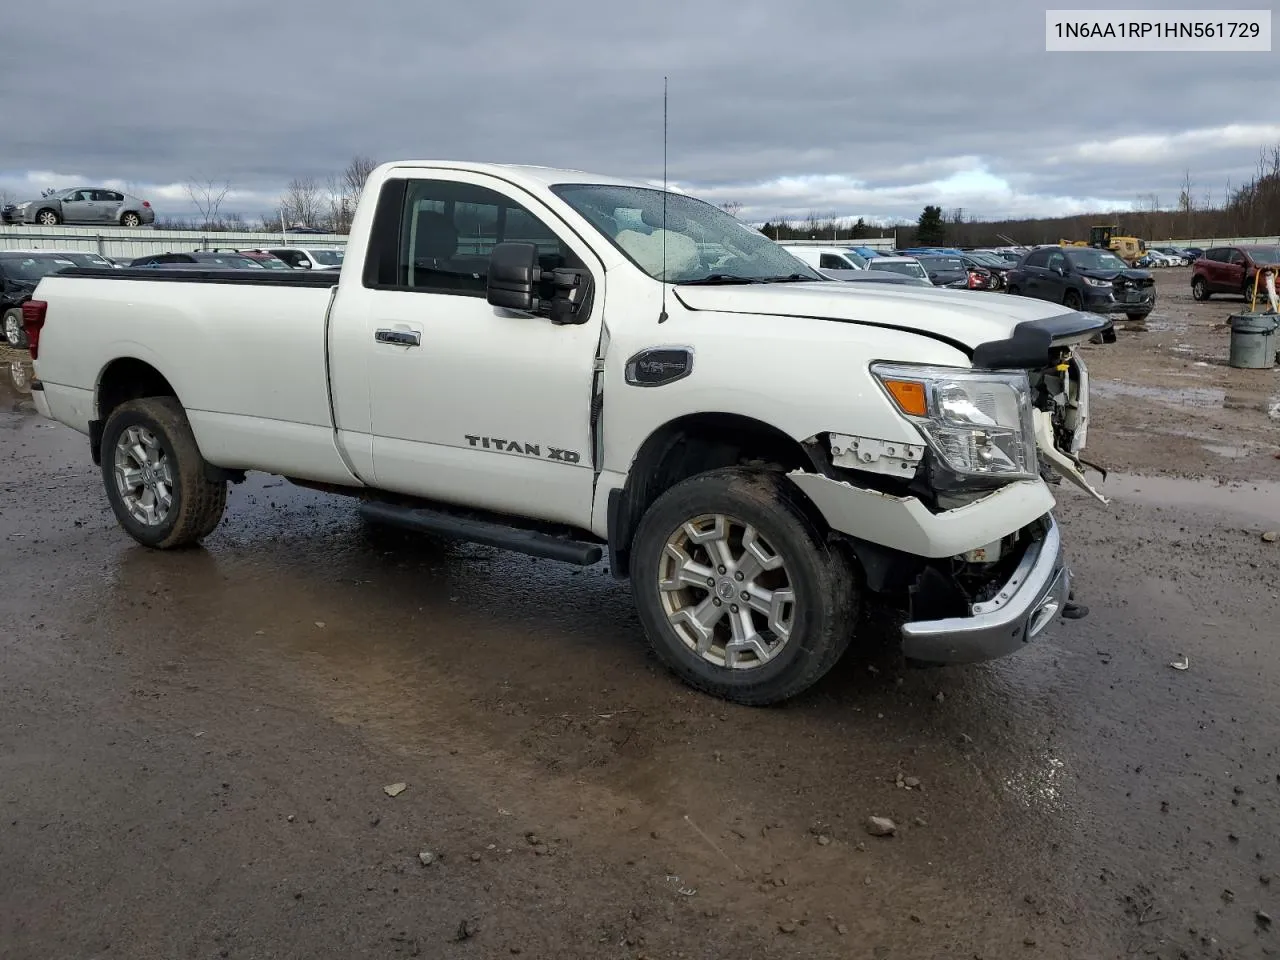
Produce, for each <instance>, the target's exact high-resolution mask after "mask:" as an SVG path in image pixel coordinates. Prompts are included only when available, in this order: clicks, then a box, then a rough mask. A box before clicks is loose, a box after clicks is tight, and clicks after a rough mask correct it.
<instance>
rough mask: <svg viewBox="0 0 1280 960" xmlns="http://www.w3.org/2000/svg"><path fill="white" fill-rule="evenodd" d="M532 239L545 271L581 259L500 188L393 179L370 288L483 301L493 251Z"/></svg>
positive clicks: (385, 196) (381, 213) (384, 200)
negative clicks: (397, 289) (406, 290)
mask: <svg viewBox="0 0 1280 960" xmlns="http://www.w3.org/2000/svg"><path fill="white" fill-rule="evenodd" d="M506 242H527V243H532V244H534V245H535V246H536V247H537V249H538V256H539V260H540V261H541V264H542V268H543V269H544V270H553V269H555V268H557V267H574V268H578V269H581V268H582V267H583V264H582V261H581V260H580V259H579V258H578V257H577V256H576V255H575V254H574V253H573V252H572V251H571V250H570V249H569V247H568V246H566V245H565V244H564V243H563V242H562V241H561V240H560V238H559V237H558V236H556V234H555V233H554V232H552V231H551V229H550V228H549V227H547V225H546V224H545V223H543V222H542V221H541V220H539V219H538V218H537V217H535V216H534V215H533V214H532V213H530V212H529V211H528V210H526V209H525V208H524V207H522V206H520V205H519V204H518V203H516V202H515V201H514V200H512V199H511V198H510V197H507V196H505V195H503V194H501V193H498V192H497V191H495V190H489V189H487V188H485V187H477V186H473V185H471V184H465V183H454V182H451V181H447V180H399V181H396V180H392V181H388V182H387V185H386V186H385V187H384V188H383V192H382V196H381V197H380V198H379V202H378V214H377V217H376V222H375V224H374V236H373V237H372V239H371V243H370V252H369V269H367V270H366V273H365V283H366V285H369V286H377V287H400V288H405V289H409V290H421V291H424V292H431V293H451V294H455V295H458V296H467V297H483V296H484V295H485V287H486V284H487V281H488V276H489V254H490V253H491V252H492V251H493V248H494V247H495V246H496V245H497V244H499V243H506Z"/></svg>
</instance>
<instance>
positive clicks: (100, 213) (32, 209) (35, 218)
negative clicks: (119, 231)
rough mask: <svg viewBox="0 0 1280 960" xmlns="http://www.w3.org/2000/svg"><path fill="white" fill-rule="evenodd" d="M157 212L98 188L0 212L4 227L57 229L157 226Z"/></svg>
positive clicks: (14, 205)
mask: <svg viewBox="0 0 1280 960" xmlns="http://www.w3.org/2000/svg"><path fill="white" fill-rule="evenodd" d="M155 219H156V212H155V209H154V208H153V207H152V206H151V203H150V202H149V201H147V200H142V199H139V198H138V197H133V196H130V195H129V194H127V193H120V192H119V191H118V190H106V189H102V188H99V187H73V188H71V189H70V190H58V191H56V192H55V193H51V194H49V195H48V196H44V197H40V198H39V199H38V200H24V201H23V202H22V203H11V204H9V205H8V206H6V207H5V208H4V209H3V210H0V220H3V221H4V222H5V223H35V224H39V225H40V226H42V227H55V226H57V225H58V224H60V223H91V224H107V223H110V224H119V225H120V226H122V227H141V226H144V225H146V224H149V223H155Z"/></svg>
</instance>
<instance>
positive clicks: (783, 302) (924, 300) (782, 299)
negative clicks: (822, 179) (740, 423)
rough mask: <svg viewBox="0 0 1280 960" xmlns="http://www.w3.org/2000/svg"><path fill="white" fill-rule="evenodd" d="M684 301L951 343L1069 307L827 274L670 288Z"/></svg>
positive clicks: (974, 342) (975, 341) (974, 341)
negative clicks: (824, 277) (804, 279)
mask: <svg viewBox="0 0 1280 960" xmlns="http://www.w3.org/2000/svg"><path fill="white" fill-rule="evenodd" d="M675 295H676V297H677V299H679V300H680V302H681V303H682V304H684V305H685V306H686V307H687V308H688V309H690V310H694V311H699V310H707V311H715V312H717V313H744V314H753V315H757V316H776V317H779V318H785V317H812V318H815V319H819V320H832V321H836V322H840V323H858V324H866V325H868V326H876V327H889V328H891V329H894V330H907V331H911V332H915V333H922V334H925V335H927V336H931V337H935V338H937V339H940V340H945V341H947V342H950V343H954V344H958V345H960V346H962V347H965V348H967V350H968V351H969V352H972V351H973V350H974V349H975V348H976V347H977V346H978V345H980V344H984V343H991V342H992V341H996V340H1006V339H1008V338H1009V337H1011V336H1013V333H1014V328H1015V327H1017V326H1018V324H1020V323H1025V322H1026V321H1029V320H1043V319H1045V318H1047V317H1060V316H1063V315H1068V314H1073V313H1074V311H1071V310H1067V309H1066V308H1065V307H1062V306H1060V305H1059V304H1055V303H1048V302H1047V301H1044V300H1032V299H1028V298H1025V297H1015V296H1010V295H1009V294H1004V293H980V292H977V291H970V290H964V291H960V290H943V289H939V288H936V287H915V286H899V285H898V284H889V283H886V284H872V283H841V282H840V281H838V280H834V281H827V282H809V283H785V284H758V285H757V284H752V285H743V286H723V287H681V286H677V287H676V288H675Z"/></svg>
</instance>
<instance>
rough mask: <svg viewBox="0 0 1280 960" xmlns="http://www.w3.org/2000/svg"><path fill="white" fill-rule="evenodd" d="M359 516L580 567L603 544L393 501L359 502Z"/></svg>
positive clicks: (595, 559) (596, 557)
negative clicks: (401, 504) (403, 504)
mask: <svg viewBox="0 0 1280 960" xmlns="http://www.w3.org/2000/svg"><path fill="white" fill-rule="evenodd" d="M360 515H361V516H363V517H364V518H365V519H366V520H370V521H372V522H374V523H385V524H387V525H388V526H393V527H400V528H402V529H404V530H413V531H416V532H418V533H434V534H437V535H439V536H443V537H449V538H451V539H454V540H467V541H469V542H471V543H482V544H484V545H486V546H489V547H498V548H500V549H503V550H514V551H515V552H516V553H524V554H528V555H529V556H531V557H542V558H544V559H546V560H559V561H560V562H562V563H572V564H576V565H577V566H580V567H589V566H591V565H592V564H595V563H599V562H600V560H601V558H602V557H603V556H604V547H602V546H601V545H600V544H598V543H585V542H583V541H581V540H572V539H569V538H567V537H558V536H553V535H552V534H549V533H544V532H542V531H540V530H528V529H524V528H521V527H513V526H508V525H506V524H503V523H500V522H496V521H493V520H486V519H481V518H479V517H475V516H468V515H463V514H458V513H451V512H448V511H445V510H434V509H432V508H430V507H407V506H399V505H397V504H393V503H378V502H369V503H363V504H361V505H360Z"/></svg>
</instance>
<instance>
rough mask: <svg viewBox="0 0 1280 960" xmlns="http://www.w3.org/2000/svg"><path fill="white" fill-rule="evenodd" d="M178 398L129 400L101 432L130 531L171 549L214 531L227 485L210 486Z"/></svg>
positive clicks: (107, 472)
mask: <svg viewBox="0 0 1280 960" xmlns="http://www.w3.org/2000/svg"><path fill="white" fill-rule="evenodd" d="M205 468H206V463H205V460H204V457H202V456H201V455H200V449H199V447H197V446H196V438H195V435H194V434H193V433H192V432H191V424H190V423H189V422H188V421H187V415H186V413H185V412H184V411H183V409H182V405H181V404H180V403H178V400H177V398H175V397H147V398H146V399H143V400H131V401H129V402H128V403H123V404H121V405H120V406H118V407H117V408H116V409H115V410H114V411H112V413H111V416H110V417H109V418H108V420H107V425H106V428H105V429H104V430H103V431H102V480H103V484H104V485H105V487H106V491H107V499H108V500H109V501H110V503H111V509H112V510H113V511H114V512H115V515H116V519H117V520H118V521H119V522H120V526H122V527H124V529H125V532H126V533H128V534H129V536H131V537H133V539H135V540H137V541H138V542H139V543H141V544H143V545H144V546H148V547H154V548H156V549H158V550H168V549H171V548H173V547H182V546H187V545H189V544H193V543H196V542H197V541H198V540H200V539H202V538H203V537H206V536H208V535H209V534H210V533H212V532H213V529H214V528H215V527H216V526H217V525H218V521H220V520H221V519H222V514H223V511H224V510H225V509H226V506H227V484H226V481H222V480H219V481H214V480H210V479H209V478H208V477H207V476H206V475H205Z"/></svg>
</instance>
